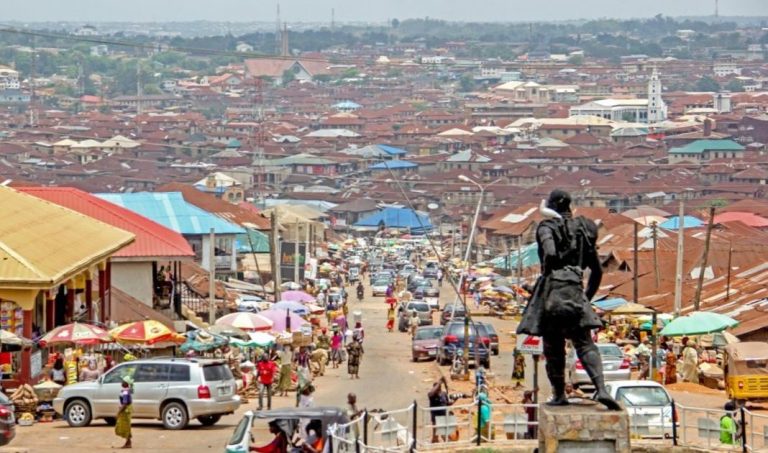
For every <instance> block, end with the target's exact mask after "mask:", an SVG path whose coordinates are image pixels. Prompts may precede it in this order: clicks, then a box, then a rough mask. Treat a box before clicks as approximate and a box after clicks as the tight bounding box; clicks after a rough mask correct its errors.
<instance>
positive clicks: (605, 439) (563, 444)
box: [539, 404, 630, 453]
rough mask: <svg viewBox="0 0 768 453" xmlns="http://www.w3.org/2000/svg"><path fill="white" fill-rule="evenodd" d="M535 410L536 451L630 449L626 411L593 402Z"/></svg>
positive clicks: (619, 452) (614, 452) (615, 452)
mask: <svg viewBox="0 0 768 453" xmlns="http://www.w3.org/2000/svg"><path fill="white" fill-rule="evenodd" d="M540 407H541V409H540V410H539V453H577V452H578V453H581V452H585V453H586V452H591V453H630V444H629V414H628V413H627V411H626V410H624V411H609V410H607V409H605V408H604V407H603V406H600V405H597V404H570V405H567V406H547V405H546V404H542V405H541V406H540Z"/></svg>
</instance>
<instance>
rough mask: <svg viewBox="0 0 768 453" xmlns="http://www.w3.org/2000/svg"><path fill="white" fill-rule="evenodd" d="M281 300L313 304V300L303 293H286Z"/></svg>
mask: <svg viewBox="0 0 768 453" xmlns="http://www.w3.org/2000/svg"><path fill="white" fill-rule="evenodd" d="M281 300H285V301H291V302H301V303H308V302H314V301H315V298H314V297H312V296H310V295H309V294H307V293H305V292H304V291H286V292H284V293H283V294H282V295H281Z"/></svg>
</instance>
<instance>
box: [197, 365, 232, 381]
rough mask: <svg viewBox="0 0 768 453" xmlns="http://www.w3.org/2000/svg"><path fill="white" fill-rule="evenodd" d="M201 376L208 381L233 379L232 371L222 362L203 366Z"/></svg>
mask: <svg viewBox="0 0 768 453" xmlns="http://www.w3.org/2000/svg"><path fill="white" fill-rule="evenodd" d="M203 377H204V378H205V380H206V381H208V382H210V381H226V380H229V379H233V377H232V372H231V371H230V370H229V368H227V366H226V365H224V364H219V365H208V366H204V367H203Z"/></svg>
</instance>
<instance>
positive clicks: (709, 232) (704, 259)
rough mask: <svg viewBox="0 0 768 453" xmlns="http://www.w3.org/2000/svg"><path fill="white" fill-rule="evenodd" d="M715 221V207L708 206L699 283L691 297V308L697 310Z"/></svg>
mask: <svg viewBox="0 0 768 453" xmlns="http://www.w3.org/2000/svg"><path fill="white" fill-rule="evenodd" d="M714 223H715V207H714V206H712V207H710V208H709V222H708V223H707V237H706V239H704V255H703V256H702V257H701V267H699V284H698V285H696V298H695V299H693V310H694V311H699V306H700V305H701V289H702V287H703V286H704V271H705V270H706V268H707V257H708V255H709V240H710V238H711V237H712V225H714Z"/></svg>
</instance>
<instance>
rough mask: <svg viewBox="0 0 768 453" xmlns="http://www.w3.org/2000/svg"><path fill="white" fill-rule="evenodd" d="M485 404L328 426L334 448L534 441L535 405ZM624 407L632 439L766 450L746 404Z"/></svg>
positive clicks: (395, 450)
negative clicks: (729, 420)
mask: <svg viewBox="0 0 768 453" xmlns="http://www.w3.org/2000/svg"><path fill="white" fill-rule="evenodd" d="M489 407H490V417H488V418H487V419H485V418H484V417H482V416H479V414H482V413H483V408H484V405H483V403H481V402H480V401H477V400H475V402H474V403H472V404H464V405H453V406H445V407H428V406H419V405H418V404H417V403H416V402H414V403H413V404H411V405H410V406H408V407H406V408H404V409H399V410H394V411H388V412H364V413H363V415H361V416H360V417H359V418H357V419H355V420H353V421H351V422H350V423H348V424H345V425H334V426H331V427H330V428H329V435H330V439H331V448H332V452H340V453H351V452H355V453H364V452H381V453H383V452H386V453H404V452H406V451H416V450H418V451H427V450H434V449H441V450H442V449H451V448H460V447H467V446H470V445H488V446H492V447H495V446H498V447H502V446H504V445H505V444H506V445H509V444H515V445H521V444H525V443H529V444H530V445H531V447H534V446H535V443H536V437H537V434H538V422H537V413H538V410H539V407H538V405H536V404H495V403H494V404H491V405H490V406H489ZM627 411H628V413H629V417H630V418H629V420H630V421H629V428H630V436H631V437H632V438H633V439H655V440H656V442H659V443H660V444H661V445H669V446H672V445H673V444H674V445H678V446H688V447H699V448H704V449H707V450H718V451H743V452H757V451H765V450H766V449H768V414H760V413H756V412H753V411H749V410H747V409H744V408H741V409H739V410H736V411H733V412H726V411H725V410H721V409H705V408H698V407H689V406H683V405H680V404H677V403H675V402H674V401H673V402H672V403H671V404H668V405H666V406H660V407H629V408H627ZM486 414H487V411H486ZM726 415H728V416H729V417H732V418H733V421H734V422H735V423H734V424H733V425H732V426H733V428H732V429H730V430H726V429H725V427H724V426H722V425H721V421H722V419H723V417H724V416H726ZM724 425H725V426H727V425H728V424H727V423H726V424H724ZM721 426H722V427H721Z"/></svg>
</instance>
